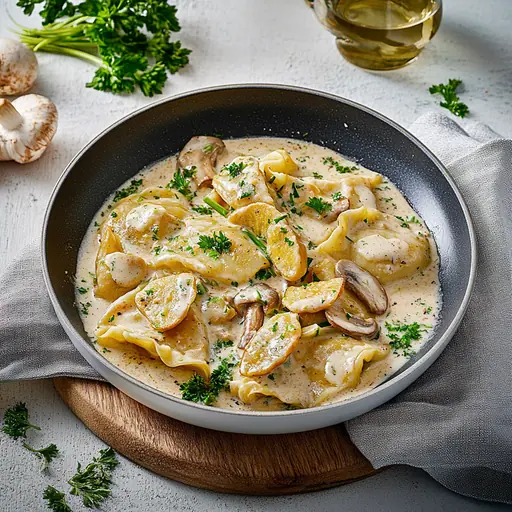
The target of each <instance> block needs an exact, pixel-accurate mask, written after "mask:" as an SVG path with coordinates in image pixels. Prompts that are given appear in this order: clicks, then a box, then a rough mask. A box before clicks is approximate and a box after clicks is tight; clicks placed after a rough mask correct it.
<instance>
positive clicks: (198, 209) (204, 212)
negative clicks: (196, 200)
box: [192, 206, 212, 215]
mask: <svg viewBox="0 0 512 512" xmlns="http://www.w3.org/2000/svg"><path fill="white" fill-rule="evenodd" d="M192 210H193V211H195V212H197V213H199V215H211V214H212V209H211V208H208V207H207V206H193V207H192Z"/></svg>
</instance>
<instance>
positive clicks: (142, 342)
mask: <svg viewBox="0 0 512 512" xmlns="http://www.w3.org/2000/svg"><path fill="white" fill-rule="evenodd" d="M139 291H140V290H139V289H138V288H136V289H135V290H132V291H131V292H128V293H127V294H125V295H123V296H122V297H120V298H119V299H117V300H116V301H115V302H113V303H112V304H111V306H110V307H109V308H108V309H107V311H106V313H105V315H104V316H103V317H102V318H101V320H100V322H99V323H98V327H97V329H96V337H97V339H98V343H99V344H100V345H101V346H102V347H110V348H116V347H118V346H119V343H131V344H133V345H137V346H139V347H141V348H143V349H144V350H146V351H147V352H148V353H149V354H151V355H152V356H153V357H156V358H160V359H161V361H162V362H163V363H164V364H166V365H167V366H169V367H171V368H177V367H181V366H185V367H188V368H190V369H193V370H195V371H197V372H199V373H200V374H201V375H203V376H205V377H208V376H209V374H210V370H209V366H208V337H207V333H206V328H205V326H204V325H203V324H202V322H201V321H200V318H199V315H198V312H197V311H196V309H195V307H192V308H190V310H189V312H188V314H187V316H186V317H185V319H184V320H183V321H182V322H181V323H180V324H179V325H178V326H177V327H175V328H174V329H172V330H169V331H167V332H165V333H162V332H158V331H157V330H156V329H154V328H153V326H152V325H151V323H150V322H149V321H148V319H147V318H146V317H145V316H144V315H143V314H142V313H141V312H140V311H139V310H138V309H137V307H136V304H135V297H136V295H137V293H139Z"/></svg>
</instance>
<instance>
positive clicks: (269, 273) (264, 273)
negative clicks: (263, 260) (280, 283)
mask: <svg viewBox="0 0 512 512" xmlns="http://www.w3.org/2000/svg"><path fill="white" fill-rule="evenodd" d="M275 275H276V273H275V272H274V269H273V268H272V267H269V268H262V269H260V270H258V272H256V274H255V276H254V277H255V278H256V279H260V280H262V281H263V280H265V279H270V278H271V277H274V276H275Z"/></svg>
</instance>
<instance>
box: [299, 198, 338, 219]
mask: <svg viewBox="0 0 512 512" xmlns="http://www.w3.org/2000/svg"><path fill="white" fill-rule="evenodd" d="M305 206H309V207H310V208H312V209H313V210H315V211H316V212H317V213H319V214H320V215H323V214H324V213H328V212H330V211H331V210H332V204H331V203H329V202H327V201H324V200H323V199H322V198H321V197H310V198H309V199H308V200H307V201H306V203H305Z"/></svg>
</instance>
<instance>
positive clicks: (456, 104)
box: [429, 78, 469, 117]
mask: <svg viewBox="0 0 512 512" xmlns="http://www.w3.org/2000/svg"><path fill="white" fill-rule="evenodd" d="M461 84H462V80H458V79H455V78H450V79H449V80H448V83H447V84H438V85H432V86H431V87H430V88H429V92H430V94H441V95H442V96H443V98H444V101H441V103H439V105H441V107H444V108H447V109H448V110H449V111H450V112H451V113H452V114H455V115H456V116H458V117H465V116H466V115H467V114H469V107H468V106H467V105H466V104H465V103H462V102H461V101H459V97H458V96H457V93H456V91H457V87H459V85H461Z"/></svg>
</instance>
